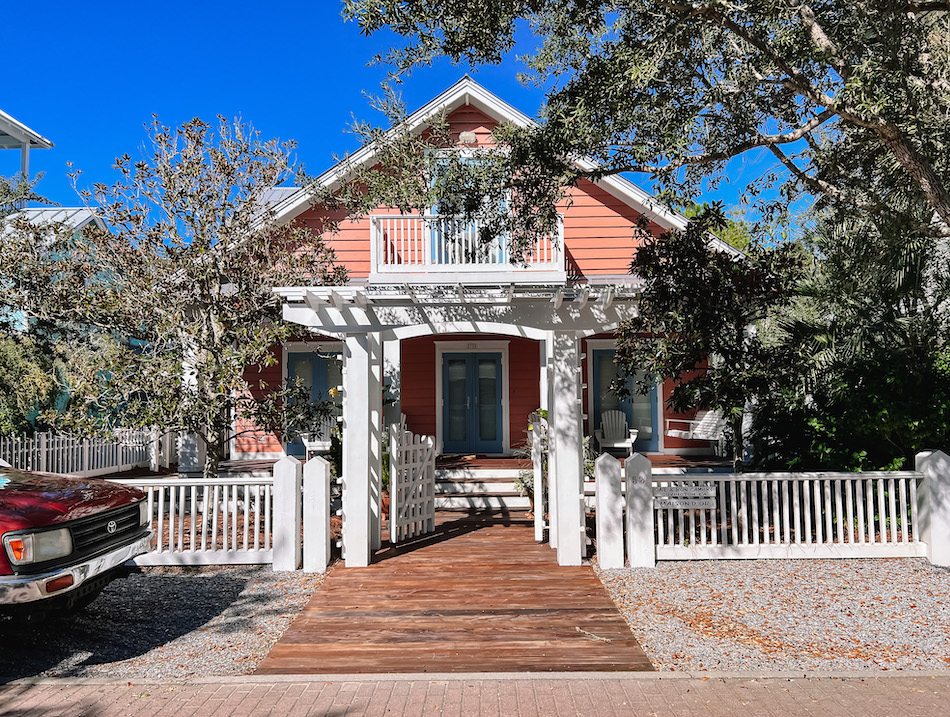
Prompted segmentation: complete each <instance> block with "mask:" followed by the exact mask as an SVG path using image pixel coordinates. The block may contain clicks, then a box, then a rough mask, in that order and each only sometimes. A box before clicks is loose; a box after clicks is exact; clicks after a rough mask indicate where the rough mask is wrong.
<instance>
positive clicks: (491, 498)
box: [435, 493, 531, 510]
mask: <svg viewBox="0 0 950 717" xmlns="http://www.w3.org/2000/svg"><path fill="white" fill-rule="evenodd" d="M530 507H531V501H529V500H528V497H527V496H523V495H521V494H520V493H509V494H501V493H496V494H491V495H489V494H485V493H460V494H456V495H445V494H442V495H436V497H435V508H436V510H453V509H460V508H464V509H471V508H477V509H480V510H484V509H489V508H490V509H493V510H527V509H528V508H530Z"/></svg>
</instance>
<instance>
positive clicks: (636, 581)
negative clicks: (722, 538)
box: [598, 559, 950, 671]
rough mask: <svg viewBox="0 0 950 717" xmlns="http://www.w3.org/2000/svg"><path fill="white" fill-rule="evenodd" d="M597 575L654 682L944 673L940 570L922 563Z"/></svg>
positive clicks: (946, 601) (945, 608) (692, 566)
mask: <svg viewBox="0 0 950 717" xmlns="http://www.w3.org/2000/svg"><path fill="white" fill-rule="evenodd" d="M598 572H599V575H600V578H601V580H602V581H603V583H604V585H606V586H607V589H608V590H609V591H610V593H611V595H612V597H613V599H614V602H615V603H616V604H617V606H618V607H619V608H620V609H621V612H623V614H624V617H625V618H626V620H627V622H628V624H629V625H630V626H631V628H632V629H633V632H634V634H635V635H636V636H637V639H638V640H639V641H640V644H641V645H642V646H643V648H644V650H646V652H647V655H648V656H649V657H650V659H651V660H652V661H653V664H654V665H655V666H656V668H657V669H659V670H687V671H695V670H727V671H749V670H790V671H814V670H836V671H842V670H864V671H877V670H935V669H948V668H950V570H947V569H944V568H937V567H933V566H931V565H930V563H928V562H927V561H926V560H924V559H888V560H758V561H756V560H748V561H743V560H735V561H695V562H662V563H659V564H658V565H657V567H656V568H654V569H649V568H632V569H630V568H628V569H623V570H600V571H598Z"/></svg>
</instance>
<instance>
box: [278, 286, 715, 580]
mask: <svg viewBox="0 0 950 717" xmlns="http://www.w3.org/2000/svg"><path fill="white" fill-rule="evenodd" d="M277 291H278V293H279V294H281V295H282V296H283V297H284V299H285V301H286V303H285V306H284V317H285V319H287V320H288V321H291V322H294V323H298V324H300V325H302V326H305V327H307V328H308V329H310V330H311V331H312V332H314V333H317V334H319V335H321V336H323V337H326V338H327V339H330V340H336V341H337V342H338V344H339V346H340V348H341V351H342V356H343V365H342V373H341V392H340V393H341V395H342V399H343V400H342V404H343V405H342V414H343V415H342V423H343V442H342V443H343V550H344V558H345V562H346V565H347V566H348V567H361V566H366V565H369V563H370V561H371V560H372V557H373V554H374V551H376V550H378V549H379V548H380V547H381V545H382V534H381V517H382V509H381V492H382V490H381V487H382V474H383V465H382V460H383V454H384V447H385V442H384V436H386V435H387V432H388V430H389V426H391V425H394V424H397V423H400V421H401V417H402V416H404V417H405V421H406V427H407V429H408V430H409V431H411V432H412V433H413V434H421V435H424V436H430V437H432V439H433V440H432V442H431V443H432V445H433V446H434V450H435V453H436V454H443V455H448V454H460V455H462V456H471V455H475V456H478V455H482V454H484V455H485V459H486V460H487V459H499V460H505V459H508V458H510V457H511V456H512V455H513V454H514V453H515V452H516V451H517V450H518V449H519V448H521V447H522V446H524V445H525V443H526V439H527V430H528V424H529V422H530V420H531V419H530V416H531V415H532V413H533V412H535V411H537V410H539V409H540V410H542V411H544V412H546V416H547V426H548V429H547V446H548V448H547V450H548V452H549V456H548V463H547V465H548V472H549V475H550V484H549V487H548V489H547V490H546V493H545V495H546V496H547V497H548V498H549V506H548V511H547V512H549V513H550V525H549V526H546V527H547V528H548V530H547V535H548V537H549V539H550V545H551V547H552V548H555V549H556V550H557V556H558V562H559V564H561V565H581V564H582V562H583V560H584V557H585V555H586V542H585V535H584V513H585V507H584V504H585V493H586V488H587V486H586V485H585V476H584V436H585V435H590V433H592V432H593V430H594V428H596V427H597V425H598V423H599V416H600V414H601V413H602V412H604V411H607V410H615V409H616V405H612V404H610V403H609V402H608V401H607V400H606V398H605V396H606V395H607V393H606V391H607V386H609V385H610V382H611V379H612V377H611V375H609V372H607V371H606V370H605V369H603V368H600V369H599V367H607V366H613V358H612V356H613V354H612V351H613V349H612V348H611V347H612V339H611V338H610V337H611V336H612V333H611V332H613V331H614V330H615V329H616V328H617V327H618V326H619V324H620V323H621V322H622V321H623V320H624V319H626V318H630V317H632V316H634V315H635V313H636V291H635V288H633V287H630V286H628V285H616V284H613V285H607V284H604V285H599V286H591V285H577V286H574V285H563V284H549V285H543V286H542V285H534V286H530V285H527V286H526V285H523V284H521V285H515V284H512V285H508V286H478V287H473V286H469V285H466V286H462V285H455V286H445V285H401V286H376V285H370V286H366V287H359V286H346V287H294V288H287V289H277ZM608 343H609V344H610V346H608V345H607V344H608ZM662 393H663V392H662V390H661V388H658V389H656V390H654V391H653V392H652V393H651V394H650V395H649V396H648V397H645V398H644V400H643V401H642V402H641V403H639V404H637V403H635V404H634V405H632V406H631V408H630V410H629V412H628V417H629V418H628V420H630V421H631V422H632V423H631V427H637V428H638V429H640V439H638V441H637V443H636V444H635V445H634V449H635V450H637V451H640V452H646V451H650V452H656V451H657V449H658V448H659V449H663V435H662V430H661V427H662V425H663V422H662V421H663V413H662ZM615 404H616V401H615ZM420 440H423V439H420ZM424 440H428V439H424ZM700 445H702V444H700ZM687 450H689V451H696V450H699V448H697V447H695V444H694V447H691V448H688V449H687ZM452 460H453V461H455V462H459V461H462V460H463V459H461V458H459V457H455V458H453V459H452ZM512 465H513V466H514V465H518V464H517V463H515V464H512ZM468 468H471V466H469V467H468ZM466 470H467V469H466ZM498 470H506V469H503V468H499V469H498ZM507 470H509V471H512V472H513V471H516V470H520V467H519V468H514V467H512V468H509V469H507ZM505 477H506V478H510V476H505ZM460 500H461V503H463V504H464V503H467V504H471V503H472V501H471V500H470V499H468V498H465V497H463V498H461V499H460ZM479 505H481V506H484V507H489V506H491V507H500V506H496V505H495V504H494V503H493V502H492V501H483V502H482V503H479ZM460 507H464V505H460ZM539 532H540V531H539ZM538 539H539V540H540V539H541V536H540V535H539V536H538Z"/></svg>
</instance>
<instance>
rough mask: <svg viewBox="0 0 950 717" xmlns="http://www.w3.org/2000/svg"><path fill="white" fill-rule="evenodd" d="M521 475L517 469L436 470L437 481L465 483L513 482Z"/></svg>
mask: <svg viewBox="0 0 950 717" xmlns="http://www.w3.org/2000/svg"><path fill="white" fill-rule="evenodd" d="M520 473H521V471H520V470H518V469H517V468H436V471H435V479H436V480H437V481H453V482H464V481H470V480H478V481H481V482H483V483H485V482H490V481H501V480H507V481H513V480H514V479H515V478H517V477H518V475H519V474H520Z"/></svg>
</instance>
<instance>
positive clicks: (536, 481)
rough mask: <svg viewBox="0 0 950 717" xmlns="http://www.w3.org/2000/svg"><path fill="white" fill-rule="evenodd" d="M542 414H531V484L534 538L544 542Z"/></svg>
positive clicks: (536, 540)
mask: <svg viewBox="0 0 950 717" xmlns="http://www.w3.org/2000/svg"><path fill="white" fill-rule="evenodd" d="M541 420H542V419H541V416H539V415H538V414H537V413H533V414H531V472H532V474H533V476H534V478H533V480H532V482H531V485H532V493H533V494H534V540H535V542H538V543H543V542H544V493H545V490H544V463H543V460H544V457H543V456H542V451H543V448H544V447H543V445H542V442H543V438H542V435H543V434H542V431H541Z"/></svg>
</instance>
